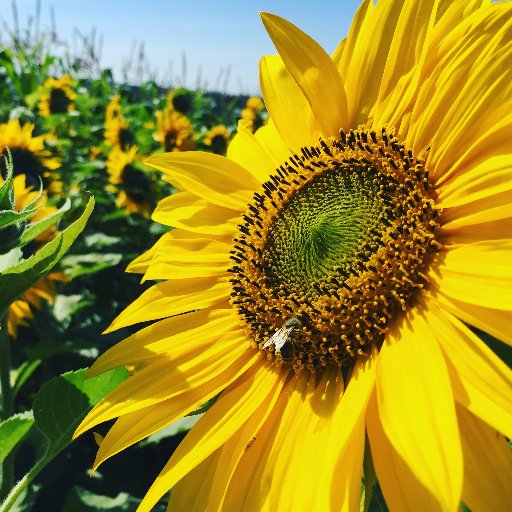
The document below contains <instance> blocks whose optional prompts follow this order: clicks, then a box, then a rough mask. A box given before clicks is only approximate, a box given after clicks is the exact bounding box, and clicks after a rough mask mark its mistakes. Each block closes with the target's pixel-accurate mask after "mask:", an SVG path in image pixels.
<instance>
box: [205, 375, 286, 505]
mask: <svg viewBox="0 0 512 512" xmlns="http://www.w3.org/2000/svg"><path fill="white" fill-rule="evenodd" d="M283 377H284V376H283ZM284 380H285V379H284V378H282V379H281V380H280V381H279V382H278V386H277V388H276V389H275V392H274V393H273V394H272V395H271V396H270V397H269V399H267V400H265V401H264V402H263V403H262V404H261V405H260V407H259V408H258V409H257V410H256V411H255V412H254V414H253V415H252V416H251V417H250V418H249V420H248V421H247V423H245V425H243V427H242V428H241V429H240V430H239V431H238V432H237V433H236V434H235V435H234V436H232V437H231V438H230V439H229V440H228V441H227V442H226V443H225V444H224V446H223V447H222V450H221V455H220V458H219V465H218V469H217V471H216V473H215V477H214V480H213V484H212V489H211V493H210V497H209V500H208V509H209V510H223V509H224V500H225V497H226V492H227V490H228V486H229V484H230V482H231V481H232V478H233V476H234V480H233V485H238V478H237V477H238V474H237V473H236V472H235V469H236V467H237V465H238V463H239V462H240V459H241V458H242V456H244V455H245V453H246V452H247V451H248V450H252V449H253V445H254V444H255V443H256V441H257V439H258V436H259V430H260V429H261V427H262V426H263V424H264V423H265V421H266V420H267V418H268V416H269V415H270V414H271V413H273V411H274V406H275V404H276V402H277V400H278V398H279V395H280V393H281V389H282V387H283V385H284ZM259 442H261V440H260V441H259Z"/></svg>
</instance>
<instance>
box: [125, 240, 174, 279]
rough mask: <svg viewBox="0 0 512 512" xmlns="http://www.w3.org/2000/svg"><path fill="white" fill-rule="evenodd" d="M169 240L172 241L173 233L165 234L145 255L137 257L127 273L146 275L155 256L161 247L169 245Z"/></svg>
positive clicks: (127, 268)
mask: <svg viewBox="0 0 512 512" xmlns="http://www.w3.org/2000/svg"><path fill="white" fill-rule="evenodd" d="M169 239H171V233H165V234H163V235H162V236H161V237H160V238H159V239H158V240H157V241H156V243H155V244H154V245H153V247H151V248H150V249H149V250H147V251H146V252H145V253H142V254H141V255H140V256H137V258H135V259H134V260H133V261H132V262H131V263H129V265H128V266H127V267H126V272H133V273H134V274H144V273H145V272H146V270H147V269H148V267H149V265H150V263H151V260H152V259H153V256H154V254H155V252H156V250H157V249H158V247H160V246H161V245H167V243H168V241H169Z"/></svg>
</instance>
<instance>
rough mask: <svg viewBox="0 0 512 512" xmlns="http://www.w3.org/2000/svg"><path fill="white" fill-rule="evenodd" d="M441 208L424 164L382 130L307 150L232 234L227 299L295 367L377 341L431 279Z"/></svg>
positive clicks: (360, 350)
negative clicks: (230, 288)
mask: <svg viewBox="0 0 512 512" xmlns="http://www.w3.org/2000/svg"><path fill="white" fill-rule="evenodd" d="M439 213H440V210H439V208H438V207H437V206H436V205H435V201H434V195H433V191H432V187H431V186H430V185H429V179H428V171H427V170H426V169H425V166H424V162H423V161H422V160H420V159H417V158H415V157H414V155H413V154H412V152H411V151H410V150H408V149H406V147H405V146H404V145H403V144H401V143H400V142H399V141H398V140H397V139H396V138H395V137H394V136H393V135H390V134H389V133H388V132H387V131H386V130H385V129H383V130H382V131H381V133H379V134H377V133H376V132H374V131H368V130H357V131H351V132H350V133H349V134H345V133H343V132H342V133H341V136H340V138H339V139H338V138H330V139H327V140H321V141H320V143H319V145H318V146H316V147H307V148H302V154H301V155H300V156H299V155H294V156H292V157H291V158H290V159H289V161H288V162H286V163H285V164H284V165H282V166H281V167H280V168H279V169H277V170H276V173H275V174H273V175H272V176H271V177H270V180H269V181H267V182H266V183H264V184H263V192H262V193H256V194H255V195H254V201H253V202H252V204H250V205H249V208H248V210H247V212H246V214H245V215H244V216H243V219H244V222H243V223H242V224H240V226H239V232H238V233H237V235H236V236H235V239H234V247H233V250H232V260H233V262H234V264H233V266H232V268H231V269H230V272H231V273H232V274H233V277H232V279H231V283H232V287H233V292H232V303H233V305H234V306H235V307H236V308H237V309H238V312H239V315H240V317H241V318H242V320H243V323H244V324H245V325H246V327H247V329H248V330H249V335H250V337H251V338H252V339H253V340H254V342H255V346H256V345H257V346H258V347H259V348H260V349H261V350H264V351H266V352H267V353H268V355H269V357H271V358H275V360H276V362H278V363H279V364H286V365H289V366H290V367H293V368H294V370H295V371H300V370H301V369H303V368H308V369H310V370H311V371H318V370H320V369H322V368H325V367H327V366H329V365H333V364H334V365H337V366H344V365H350V364H352V363H353V362H354V360H355V358H357V357H358V356H364V355H367V354H368V353H369V352H370V350H371V348H372V346H376V347H377V348H380V346H381V344H382V341H383V339H384V336H385V334H386V332H387V330H388V329H389V328H390V326H391V325H392V322H393V321H394V320H395V319H396V318H397V317H399V316H400V315H401V314H402V311H404V310H406V309H407V307H409V306H410V305H411V304H413V303H414V300H415V295H416V293H417V290H419V289H422V288H424V287H425V286H428V278H427V272H428V267H429V265H430V262H431V260H432V257H433V255H434V254H435V252H436V251H437V250H438V247H439V244H438V242H437V241H436V240H435V232H436V229H437V228H438V223H437V221H436V218H437V217H438V215H439Z"/></svg>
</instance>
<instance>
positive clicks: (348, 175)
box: [77, 0, 512, 512]
mask: <svg viewBox="0 0 512 512" xmlns="http://www.w3.org/2000/svg"><path fill="white" fill-rule="evenodd" d="M263 22H264V24H265V26H266V28H267V30H268V32H269V34H270V37H271V38H272V40H273V42H274V44H275V45H276V47H277V49H278V51H279V56H277V55H276V56H269V57H265V58H263V59H262V61H261V67H260V76H261V87H262V91H263V97H264V100H265V104H266V106H267V109H268V111H269V113H270V116H271V120H270V122H269V124H268V125H266V126H264V127H263V128H261V129H260V130H259V131H258V132H256V133H255V134H254V135H252V134H251V133H250V132H249V131H248V130H247V129H245V128H244V126H243V125H242V126H240V127H239V131H238V134H237V135H236V136H235V138H234V139H233V141H232V143H231V144H230V146H229V148H228V158H223V157H220V156H218V155H213V154H206V153H185V154H183V153H172V154H165V155H157V156H153V157H151V158H150V159H149V160H148V163H149V164H150V165H152V166H154V167H155V168H157V169H160V170H161V171H163V172H164V173H165V176H166V179H169V180H171V181H172V182H173V183H174V184H175V185H176V186H177V187H178V189H179V190H180V192H179V193H177V194H175V195H173V196H171V197H169V198H167V199H164V200H163V201H162V202H161V203H160V204H159V206H158V207H157V209H156V211H155V214H154V219H155V220H156V221H158V222H161V223H164V224H167V225H170V226H173V227H175V228H176V229H174V230H173V231H171V232H170V233H168V234H166V235H164V236H163V237H162V238H161V239H160V241H159V242H157V244H156V245H155V246H154V247H153V248H152V249H151V250H150V251H149V252H148V253H146V254H144V255H143V256H141V257H139V258H138V259H137V260H135V262H134V263H133V264H132V265H131V267H130V270H131V271H134V272H142V273H144V274H145V278H146V279H157V280H163V281H162V282H159V283H158V284H156V285H154V286H153V287H152V288H150V289H149V290H148V291H146V292H145V293H143V295H142V296H141V297H140V298H139V299H138V300H136V301H135V302H134V303H133V304H132V305H131V306H129V307H128V308H127V309H126V310H125V311H124V312H123V313H122V314H121V315H120V316H119V317H118V318H117V319H116V320H115V321H114V322H113V324H112V326H111V328H110V329H118V328H120V327H123V326H128V325H133V324H136V323H138V322H147V321H150V320H159V321H158V322H156V323H154V324H153V325H150V326H149V327H146V328H144V329H142V330H141V331H139V332H137V333H136V334H134V335H132V336H130V337H129V338H128V339H126V340H125V341H123V342H121V343H120V344H118V345H116V346H115V347H113V348H111V349H110V350H109V351H107V352H106V353H105V354H104V355H103V356H102V357H100V358H99V360H98V361H97V362H96V363H95V364H94V365H93V367H92V370H91V374H92V375H95V374H98V373H101V372H103V371H106V370H109V369H111V368H115V367H118V366H121V365H133V366H134V367H135V369H136V372H135V374H134V375H133V376H132V377H131V378H130V379H129V380H128V381H127V382H126V383H124V384H122V385H121V386H120V387H119V388H118V389H116V390H115V391H114V392H112V393H111V394H110V395H109V396H107V397H106V398H105V399H104V400H103V401H102V402H101V403H100V404H98V405H97V406H96V407H95V408H94V409H93V411H92V412H91V413H90V414H89V415H88V416H87V418H86V419H85V420H84V421H83V423H82V424H81V425H80V427H79V429H78V431H77V433H80V432H83V431H84V430H86V429H89V428H92V427H94V426H95V425H97V424H99V423H101V422H103V421H108V420H112V419H114V418H118V419H117V421H116V422H115V424H114V425H113V426H112V427H111V429H110V431H109V432H108V434H107V435H106V437H105V438H104V440H103V442H102V443H101V446H100V449H99V452H98V455H97V459H96V462H95V466H98V465H99V464H100V463H101V462H102V461H104V460H105V459H107V458H108V457H111V456H112V455H114V454H115V453H117V452H119V451H121V450H123V449H125V448H126V447H128V446H130V445H131V444H133V443H135V442H137V441H139V440H140V439H143V438H144V437H146V436H148V435H150V434H152V433H153V432H155V431H157V430H159V429H161V428H163V427H165V426H166V425H168V424H169V423H171V422H172V421H175V420H176V419H177V418H179V417H181V416H183V415H184V414H187V413H189V412H191V411H193V410H194V409H195V408H197V407H198V406H199V405H201V404H203V403H205V402H207V401H208V400H209V399H211V398H212V397H215V396H217V395H219V394H220V396H219V398H218V399H217V401H216V402H215V404H214V405H213V406H212V407H211V408H210V409H208V411H207V412H206V413H205V414H204V415H203V416H202V417H201V419H200V420H199V421H198V423H197V424H196V425H195V426H194V427H193V428H192V430H191V431H190V432H189V433H188V435H187V436H186V437H185V439H184V440H183V442H182V443H181V444H180V445H179V447H178V448H177V449H176V451H175V452H174V453H173V454H172V456H171V458H170V460H169V462H168V463H167V464H166V466H165V467H164V468H163V470H162V472H161V473H160V474H159V475H158V476H157V477H156V479H155V482H154V484H153V485H152V486H151V488H150V490H149V492H148V493H147V495H146V496H145V498H144V500H143V501H142V503H141V505H140V507H139V509H138V510H139V511H148V510H150V509H151V508H152V506H153V505H154V504H155V503H156V502H157V501H158V500H159V499H160V498H161V497H162V496H163V495H164V494H165V493H166V492H168V491H169V490H170V489H173V491H172V495H171V501H170V505H169V510H172V511H180V510H183V511H195V510H209V511H218V510H223V511H224V510H225V511H240V510H244V511H259V510H266V511H274V510H276V511H281V510H285V511H288V510H293V511H294V512H295V511H302V510H304V511H311V510H318V511H327V510H359V500H360V486H361V473H362V466H363V452H364V449H365V437H367V438H368V439H369V446H370V448H371V455H372V458H373V462H374V464H375V468H376V472H377V476H378V479H379V482H380V485H381V488H382V491H383V494H384V497H385V499H386V502H387V504H388V506H389V508H390V509H391V510H392V511H404V510H414V511H418V510H428V511H453V512H455V511H456V510H458V508H459V504H460V502H461V500H463V501H464V502H465V503H466V504H467V505H468V506H469V507H470V508H471V509H472V510H474V511H478V510H489V511H497V510H509V509H510V508H511V504H512V494H511V486H510V485H509V483H508V477H509V475H510V470H511V469H512V459H511V453H510V449H509V447H508V445H507V442H506V439H505V437H504V436H507V437H509V438H510V437H512V404H511V401H512V392H511V383H512V379H511V372H510V370H509V369H508V368H507V367H506V365H505V364H504V363H503V362H502V361H501V360H500V359H499V358H498V357H497V356H496V355H495V354H494V353H493V352H492V351H491V350H490V349H489V348H488V347H487V346H486V345H485V344H484V343H483V342H482V341H481V340H480V338H479V337H477V336H476V335H475V334H474V332H473V329H472V328H470V327H469V325H471V326H473V327H476V328H478V329H481V330H484V331H487V332H488V333H490V334H492V335H493V336H495V337H497V338H499V339H501V340H502V341H504V342H507V343H511V342H512V336H511V333H510V325H511V314H510V312H511V311H512V300H511V298H512V294H511V293H510V291H511V279H512V274H511V270H510V269H511V268H512V245H511V241H510V233H511V228H512V207H511V204H512V201H511V199H512V181H511V177H512V176H511V174H512V166H511V159H512V146H511V142H510V141H511V140H512V114H511V112H512V110H511V107H512V94H511V92H512V81H511V74H512V71H511V70H512V4H510V3H503V2H501V3H490V2H487V1H482V0H481V1H478V0H477V1H462V0H456V1H444V2H443V1H441V2H438V1H434V0H432V1H417V0H411V1H408V0H406V1H403V0H396V1H394V0H388V1H379V2H377V4H374V2H373V0H367V1H364V2H363V4H362V5H361V7H360V8H359V10H358V12H357V14H356V16H355V19H354V22H353V24H352V27H351V29H350V32H349V34H348V36H347V38H346V39H344V40H343V41H342V42H341V43H340V45H339V47H338V48H337V49H336V51H335V53H334V55H333V57H329V56H328V55H327V54H326V53H325V52H324V51H323V50H322V49H321V48H320V46H319V45H318V44H317V43H316V42H315V41H313V40H312V39H311V38H309V37H308V36H307V35H306V34H304V33H303V32H301V31H300V30H299V29H298V28H296V27H295V26H294V25H292V24H291V23H289V22H287V21H285V20H283V19H282V18H279V17H277V16H274V15H270V14H263ZM340 129H341V131H340Z"/></svg>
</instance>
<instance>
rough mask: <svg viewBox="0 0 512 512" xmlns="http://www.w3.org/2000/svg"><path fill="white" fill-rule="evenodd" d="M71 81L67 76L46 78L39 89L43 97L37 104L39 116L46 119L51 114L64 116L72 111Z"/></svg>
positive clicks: (73, 97)
mask: <svg viewBox="0 0 512 512" xmlns="http://www.w3.org/2000/svg"><path fill="white" fill-rule="evenodd" d="M72 87H73V80H72V78H71V77H70V76H69V75H62V76H61V77H60V78H58V79H55V78H51V77H50V78H48V79H47V80H46V81H45V83H44V84H43V85H42V87H41V91H42V92H43V95H42V96H41V100H40V102H39V114H40V115H41V116H43V117H48V116H50V115H51V114H65V113H66V112H71V111H72V110H74V108H75V106H74V104H73V100H74V99H75V98H76V94H75V93H74V92H73V89H72Z"/></svg>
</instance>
